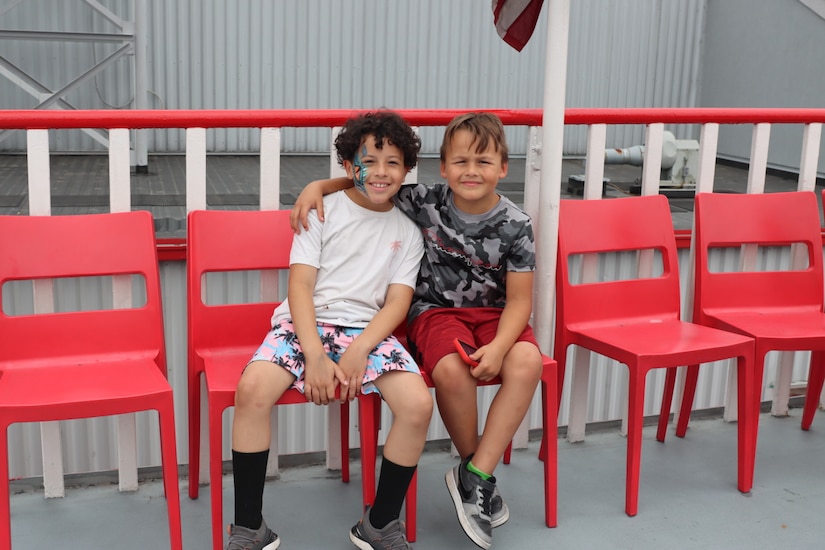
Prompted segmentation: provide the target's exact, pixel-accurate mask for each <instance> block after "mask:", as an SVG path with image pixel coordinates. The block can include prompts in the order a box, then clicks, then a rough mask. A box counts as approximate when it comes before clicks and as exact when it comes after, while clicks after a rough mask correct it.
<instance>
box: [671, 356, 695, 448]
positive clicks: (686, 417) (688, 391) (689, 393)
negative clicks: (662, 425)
mask: <svg viewBox="0 0 825 550" xmlns="http://www.w3.org/2000/svg"><path fill="white" fill-rule="evenodd" d="M698 380H699V365H689V366H688V368H687V376H685V391H684V393H683V394H682V405H681V407H680V408H679V421H678V422H677V423H676V437H685V433H687V428H688V422H690V411H691V410H693V398H694V396H695V395H696V383H697V382H698Z"/></svg>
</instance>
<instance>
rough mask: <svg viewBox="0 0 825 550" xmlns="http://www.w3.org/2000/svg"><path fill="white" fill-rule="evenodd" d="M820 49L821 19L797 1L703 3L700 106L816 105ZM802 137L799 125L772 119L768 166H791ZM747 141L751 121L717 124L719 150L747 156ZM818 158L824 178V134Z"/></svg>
mask: <svg viewBox="0 0 825 550" xmlns="http://www.w3.org/2000/svg"><path fill="white" fill-rule="evenodd" d="M756 14H758V16H757V15H756ZM823 51H825V19H823V18H822V17H820V16H818V15H816V14H815V13H814V12H813V11H811V10H809V9H808V8H807V7H805V6H804V4H802V3H801V2H799V0H725V1H724V2H722V1H716V2H709V3H708V14H707V27H706V32H705V56H704V64H703V69H702V71H703V73H702V83H701V90H700V93H701V97H700V105H701V106H702V107H733V106H736V107H811V108H823V107H825V96H823V94H822V90H823V89H825V65H823V62H822V52H823ZM711 52H712V55H708V54H709V53H711ZM801 143H802V129H801V127H800V126H798V125H775V126H774V127H772V128H771V149H770V154H769V156H768V165H769V166H771V167H773V168H778V169H782V170H790V171H796V170H798V168H799V151H800V149H801ZM750 146H751V126H750V125H744V126H743V125H739V126H736V125H734V126H723V127H721V128H720V130H719V149H718V153H719V156H721V157H727V158H731V159H734V160H737V161H743V162H748V161H749V159H750ZM819 158H820V162H819V171H818V173H819V175H820V176H825V163H823V162H822V159H823V158H825V140H823V142H822V145H821V147H820V152H819Z"/></svg>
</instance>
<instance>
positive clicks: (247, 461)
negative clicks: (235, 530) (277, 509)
mask: <svg viewBox="0 0 825 550" xmlns="http://www.w3.org/2000/svg"><path fill="white" fill-rule="evenodd" d="M268 459H269V449H267V450H266V451H260V452H257V453H239V452H237V451H235V450H233V451H232V472H233V474H234V482H235V525H240V526H241V527H246V528H248V529H258V528H259V527H260V526H261V522H262V521H263V516H262V515H261V510H262V509H263V506H264V483H265V482H266V462H267V460H268Z"/></svg>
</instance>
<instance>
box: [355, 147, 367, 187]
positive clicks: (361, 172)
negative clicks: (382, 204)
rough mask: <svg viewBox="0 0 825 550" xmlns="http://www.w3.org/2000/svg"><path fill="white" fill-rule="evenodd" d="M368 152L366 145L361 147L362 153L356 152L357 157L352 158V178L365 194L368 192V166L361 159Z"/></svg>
mask: <svg viewBox="0 0 825 550" xmlns="http://www.w3.org/2000/svg"><path fill="white" fill-rule="evenodd" d="M366 154H367V146H366V145H364V146H363V147H362V148H361V153H360V154H358V153H356V154H355V158H354V159H352V168H353V170H352V176H353V177H352V180H353V182H354V183H355V188H356V189H358V190H359V191H361V192H362V193H365V194H366V192H367V185H366V182H367V167H366V166H365V165H364V163H363V162H362V161H361V157H362V156H366Z"/></svg>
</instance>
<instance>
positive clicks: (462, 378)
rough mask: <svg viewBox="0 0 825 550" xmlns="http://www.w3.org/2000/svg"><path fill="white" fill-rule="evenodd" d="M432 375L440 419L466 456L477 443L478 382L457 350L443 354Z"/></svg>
mask: <svg viewBox="0 0 825 550" xmlns="http://www.w3.org/2000/svg"><path fill="white" fill-rule="evenodd" d="M432 377H433V383H434V385H435V388H436V389H435V397H436V401H437V402H438V411H439V413H440V414H441V420H442V421H443V422H444V426H445V427H446V428H447V432H448V433H449V434H450V439H452V441H453V445H455V448H456V450H457V451H458V454H459V456H461V458H462V459H463V458H466V457H467V456H468V455H469V454H471V453H474V452H475V451H476V448H477V447H478V404H477V403H478V383H477V381H476V379H475V378H473V377H472V376H471V375H470V368H469V367H468V366H467V363H465V362H464V361H462V360H461V358H460V357H459V356H458V354H457V353H451V354H449V355H445V356H444V357H442V358H441V360H440V361H439V362H438V363H436V366H435V368H434V369H433V374H432ZM474 462H475V460H474Z"/></svg>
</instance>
